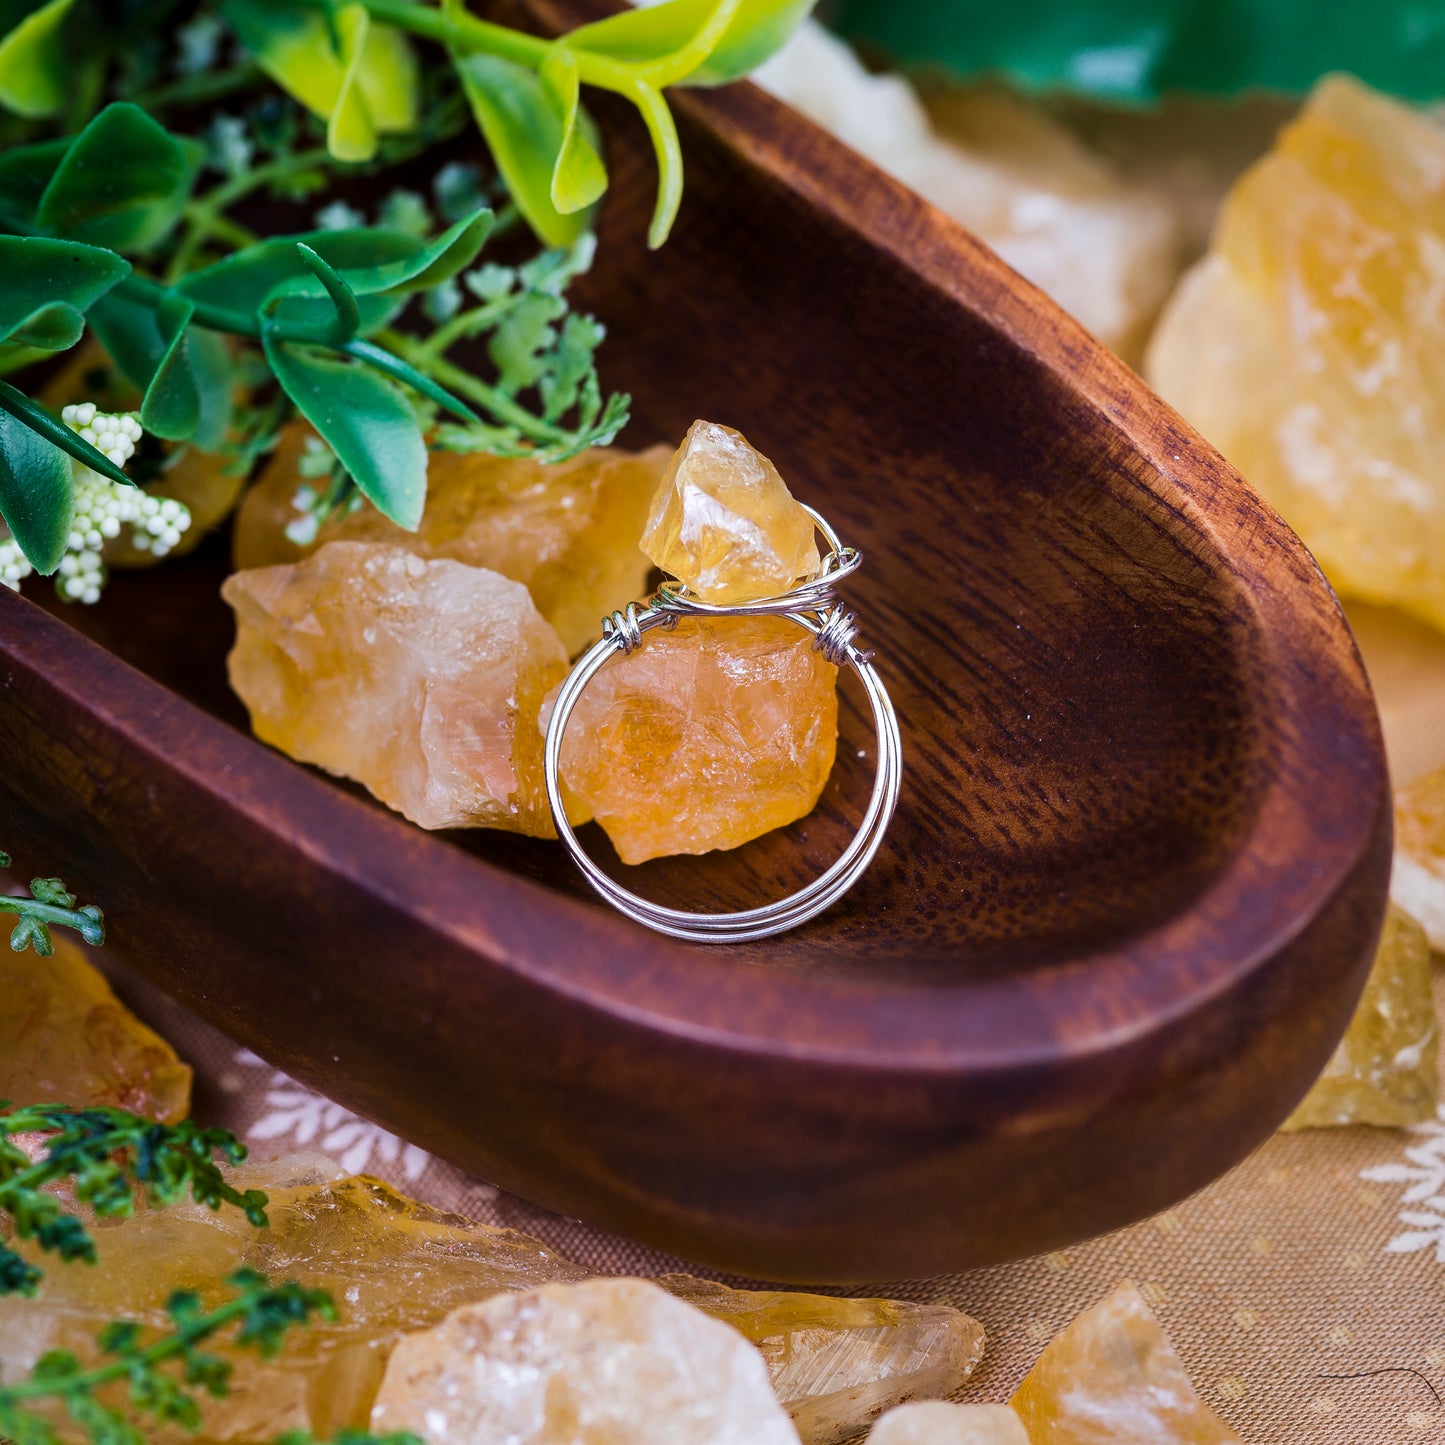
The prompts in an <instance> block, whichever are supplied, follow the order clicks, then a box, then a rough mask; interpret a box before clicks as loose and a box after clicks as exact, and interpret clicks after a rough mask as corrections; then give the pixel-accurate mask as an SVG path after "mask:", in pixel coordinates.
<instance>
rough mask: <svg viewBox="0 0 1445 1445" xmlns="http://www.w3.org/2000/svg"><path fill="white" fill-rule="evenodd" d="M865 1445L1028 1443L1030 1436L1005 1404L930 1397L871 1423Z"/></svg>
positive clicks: (1027, 1444) (901, 1406) (902, 1407)
mask: <svg viewBox="0 0 1445 1445" xmlns="http://www.w3.org/2000/svg"><path fill="white" fill-rule="evenodd" d="M868 1445H1029V1437H1028V1436H1027V1435H1026V1434H1025V1433H1024V1426H1023V1421H1022V1420H1020V1419H1019V1417H1018V1416H1017V1415H1016V1414H1015V1413H1014V1411H1013V1410H1012V1409H1011V1408H1010V1407H1009V1406H1008V1405H947V1404H944V1403H943V1401H941V1400H929V1401H927V1402H925V1403H923V1404H919V1405H900V1406H899V1407H898V1408H897V1409H896V1410H890V1411H889V1412H888V1413H887V1414H886V1415H885V1416H884V1417H883V1418H882V1419H881V1420H880V1421H879V1422H878V1423H877V1424H876V1425H875V1426H874V1427H873V1431H872V1433H871V1434H870V1435H869V1436H868Z"/></svg>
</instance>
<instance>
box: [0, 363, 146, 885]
mask: <svg viewBox="0 0 1445 1445" xmlns="http://www.w3.org/2000/svg"><path fill="white" fill-rule="evenodd" d="M0 411H4V412H7V413H9V415H10V416H12V417H14V418H16V419H17V420H19V421H21V422H23V423H24V424H25V425H26V426H28V427H29V428H30V429H31V431H34V432H38V433H39V434H40V435H41V436H42V437H44V438H45V440H46V441H49V442H54V443H55V445H56V446H58V447H59V448H60V450H61V451H63V452H68V453H69V454H70V455H71V456H73V457H74V458H75V460H76V461H78V462H80V463H82V464H83V465H85V466H87V467H89V468H90V469H91V471H93V472H99V473H100V475H101V476H103V477H109V478H110V480H111V481H113V482H121V483H123V484H124V485H126V486H128V487H133V486H134V485H135V483H134V482H133V481H132V480H131V479H130V478H129V477H128V476H126V474H125V473H124V472H123V471H121V469H120V468H119V467H118V466H116V464H115V463H114V462H113V461H111V459H110V458H109V457H108V456H106V454H105V453H104V452H102V451H100V450H98V449H97V448H96V447H93V446H91V444H90V443H89V442H88V441H85V440H84V439H83V438H82V437H80V436H79V435H78V434H77V433H75V432H74V431H72V430H71V429H70V427H68V426H66V424H65V423H64V422H63V421H61V420H60V418H59V417H57V416H51V414H50V413H49V412H48V411H46V410H45V408H44V407H43V406H41V405H39V404H38V403H37V402H33V401H31V400H30V398H29V397H28V396H26V395H25V393H24V392H23V391H19V390H17V389H16V388H15V387H13V386H11V385H10V383H9V382H8V381H0ZM67 525H68V524H67ZM26 555H27V556H28V555H29V554H28V553H27V554H26ZM32 560H33V559H32ZM0 906H3V905H0Z"/></svg>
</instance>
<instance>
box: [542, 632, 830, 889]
mask: <svg viewBox="0 0 1445 1445" xmlns="http://www.w3.org/2000/svg"><path fill="white" fill-rule="evenodd" d="M837 679H838V669H837V668H836V667H834V666H833V664H832V663H831V662H828V661H827V660H826V659H825V658H824V657H823V656H822V654H821V653H819V652H818V651H816V650H815V649H814V647H813V639H812V636H811V635H810V634H809V633H807V632H805V631H804V630H803V629H802V628H800V627H799V626H798V625H797V624H796V623H793V622H789V621H788V620H787V619H786V618H783V617H728V618H719V619H717V620H712V619H708V620H696V619H687V620H684V621H683V622H681V623H679V624H678V627H677V630H676V631H674V632H667V631H663V630H661V629H659V630H655V631H653V632H649V633H648V634H647V636H646V637H644V639H643V641H642V645H641V646H640V647H639V648H638V649H637V650H636V651H634V652H632V653H630V654H629V655H628V656H626V657H618V658H616V659H614V660H613V661H611V662H609V663H608V664H607V666H606V667H604V668H603V669H602V670H601V671H600V672H599V673H598V674H597V676H596V677H595V678H594V679H593V680H592V682H591V683H590V684H589V685H588V687H587V689H586V690H585V691H584V692H583V694H582V697H581V698H580V700H579V701H578V703H577V706H576V708H575V710H574V711H573V713H572V716H571V718H570V719H569V720H568V724H567V731H566V734H565V735H564V737H563V740H562V767H561V772H562V780H563V783H564V784H565V785H566V788H567V790H568V794H569V816H574V815H575V816H576V817H577V818H581V817H584V816H592V817H595V818H596V819H597V821H598V822H599V823H600V824H601V825H602V827H603V828H604V829H606V831H607V836H608V837H609V838H610V839H611V840H612V842H613V845H614V846H615V847H616V849H617V852H618V855H619V856H620V857H621V858H622V860H623V862H625V863H641V862H643V861H645V860H646V859H648V858H656V857H660V856H662V855H664V854H669V853H706V852H708V851H709V850H710V849H713V848H736V847H737V846H738V845H739V844H741V843H746V842H748V841H749V840H750V839H752V838H756V837H759V836H760V835H761V834H763V833H766V832H768V831H769V830H770V829H773V828H780V827H782V826H783V825H784V824H786V823H791V822H793V821H794V819H797V818H801V817H803V816H805V815H806V814H807V813H809V812H811V811H812V809H813V806H814V805H815V804H816V803H817V801H818V796H819V794H820V793H821V792H822V790H823V785H824V783H826V782H827V780H828V774H829V773H830V772H831V771H832V768H833V757H834V753H835V752H836V749H837V740H838V694H837ZM544 719H545V714H544Z"/></svg>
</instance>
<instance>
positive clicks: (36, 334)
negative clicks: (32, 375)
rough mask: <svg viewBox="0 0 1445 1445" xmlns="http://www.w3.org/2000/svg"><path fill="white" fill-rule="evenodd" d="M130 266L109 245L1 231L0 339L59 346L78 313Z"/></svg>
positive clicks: (71, 337) (75, 327) (78, 320)
mask: <svg viewBox="0 0 1445 1445" xmlns="http://www.w3.org/2000/svg"><path fill="white" fill-rule="evenodd" d="M129 272H130V264H129V263H128V262H126V261H124V260H122V259H121V257H119V256H117V255H116V254H115V253H114V252H113V251H106V250H103V249H101V248H100V247H98V246H85V245H82V244H80V243H79V242H77V241H52V240H49V239H47V238H45V237H41V236H0V340H3V341H14V342H17V343H20V344H23V345H27V346H38V347H42V348H44V349H45V350H47V351H60V350H63V349H64V348H65V347H67V346H74V345H75V343H76V342H77V341H79V340H80V336H81V333H82V332H83V331H84V329H85V318H84V316H83V315H82V313H83V312H84V311H86V310H87V309H88V308H89V307H90V306H91V305H93V304H94V303H95V302H96V301H97V300H99V299H100V298H101V297H103V296H104V295H105V293H106V292H107V291H109V290H110V288H111V287H112V286H114V285H115V284H116V282H118V281H120V280H121V279H122V278H123V277H125V276H126V275H128V274H129Z"/></svg>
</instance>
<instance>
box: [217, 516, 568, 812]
mask: <svg viewBox="0 0 1445 1445" xmlns="http://www.w3.org/2000/svg"><path fill="white" fill-rule="evenodd" d="M222 595H223V596H224V597H225V599H226V601H227V602H229V603H230V604H231V606H232V608H233V609H234V610H235V613H236V629H237V635H236V645H235V647H234V648H233V649H232V651H231V654H230V657H229V659H228V666H229V669H230V677H231V686H232V687H233V688H234V689H235V691H236V692H237V694H239V696H240V697H241V700H242V701H243V702H244V703H245V704H246V706H247V708H248V709H249V710H250V713H251V726H252V727H253V729H254V730H255V733H256V736H257V737H259V738H261V739H262V740H263V741H265V742H268V743H271V744H273V745H274V746H276V747H278V748H281V749H282V750H283V751H284V752H287V753H290V754H291V756H292V757H295V758H300V759H302V760H303V761H305V762H310V763H316V764H317V765H318V766H320V767H323V768H325V769H327V770H328V771H329V772H333V773H338V774H340V775H342V776H343V777H348V778H354V779H356V780H357V781H358V782H360V783H363V784H365V786H366V787H367V788H369V789H370V790H371V791H372V792H373V793H374V794H375V795H376V796H377V797H378V798H380V799H381V801H382V802H384V803H386V804H387V805H388V806H389V807H392V808H395V809H396V810H397V811H398V812H400V813H403V814H405V815H406V816H407V817H408V818H410V819H411V820H412V821H413V822H414V823H418V824H420V825H421V826H422V827H424V828H458V827H477V826H485V827H492V828H504V829H507V830H509V831H511V832H516V833H531V834H534V835H538V836H544V837H545V836H548V835H550V834H551V833H552V832H553V827H552V815H551V811H550V809H549V808H548V805H547V797H546V789H545V786H544V783H543V776H542V739H541V736H540V734H539V732H538V729H537V715H538V711H539V709H540V707H541V704H542V699H543V698H544V696H545V695H546V693H547V691H548V689H549V688H551V687H552V686H553V685H554V684H555V683H558V682H559V681H560V680H561V678H562V677H563V675H564V674H565V673H566V671H567V653H566V651H565V649H564V648H563V646H562V644H561V642H560V641H559V640H558V637H557V633H556V630H555V629H554V628H553V627H552V625H551V624H550V623H549V622H547V620H546V619H545V618H544V617H543V616H542V615H541V614H540V613H539V612H538V611H537V609H536V607H535V606H534V605H533V602H532V598H531V596H530V594H529V593H528V591H527V589H526V588H525V587H523V586H522V585H521V584H520V583H518V582H513V581H510V580H509V579H508V578H506V577H503V576H501V575H499V574H498V573H496V572H490V571H487V570H486V569H485V568H482V567H468V566H466V565H465V564H464V563H461V562H453V561H451V560H449V559H446V558H440V559H432V560H428V559H426V558H423V557H418V556H416V555H415V554H414V553H411V552H407V551H403V550H402V549H401V548H400V547H393V546H390V545H387V544H385V543H372V542H328V543H327V544H326V545H325V546H324V547H322V548H321V549H320V551H318V552H316V553H314V554H313V555H312V556H310V557H308V558H306V559H305V560H304V561H301V562H297V563H294V564H289V565H285V564H283V565H281V566H277V567H259V568H254V569H252V570H251V571H247V572H237V573H234V574H233V575H232V576H231V577H229V578H227V579H226V583H225V585H224V586H223V588H222Z"/></svg>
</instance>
